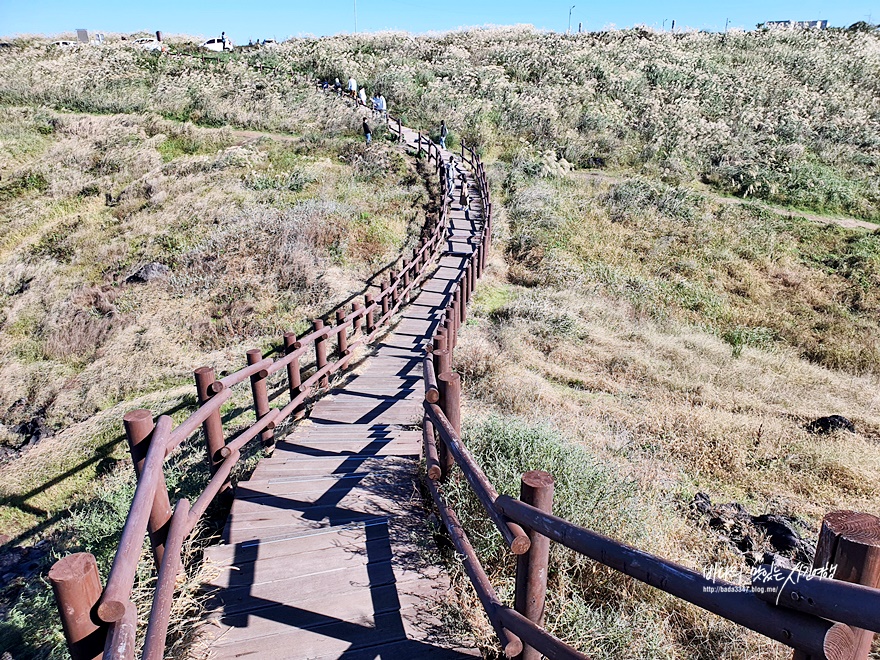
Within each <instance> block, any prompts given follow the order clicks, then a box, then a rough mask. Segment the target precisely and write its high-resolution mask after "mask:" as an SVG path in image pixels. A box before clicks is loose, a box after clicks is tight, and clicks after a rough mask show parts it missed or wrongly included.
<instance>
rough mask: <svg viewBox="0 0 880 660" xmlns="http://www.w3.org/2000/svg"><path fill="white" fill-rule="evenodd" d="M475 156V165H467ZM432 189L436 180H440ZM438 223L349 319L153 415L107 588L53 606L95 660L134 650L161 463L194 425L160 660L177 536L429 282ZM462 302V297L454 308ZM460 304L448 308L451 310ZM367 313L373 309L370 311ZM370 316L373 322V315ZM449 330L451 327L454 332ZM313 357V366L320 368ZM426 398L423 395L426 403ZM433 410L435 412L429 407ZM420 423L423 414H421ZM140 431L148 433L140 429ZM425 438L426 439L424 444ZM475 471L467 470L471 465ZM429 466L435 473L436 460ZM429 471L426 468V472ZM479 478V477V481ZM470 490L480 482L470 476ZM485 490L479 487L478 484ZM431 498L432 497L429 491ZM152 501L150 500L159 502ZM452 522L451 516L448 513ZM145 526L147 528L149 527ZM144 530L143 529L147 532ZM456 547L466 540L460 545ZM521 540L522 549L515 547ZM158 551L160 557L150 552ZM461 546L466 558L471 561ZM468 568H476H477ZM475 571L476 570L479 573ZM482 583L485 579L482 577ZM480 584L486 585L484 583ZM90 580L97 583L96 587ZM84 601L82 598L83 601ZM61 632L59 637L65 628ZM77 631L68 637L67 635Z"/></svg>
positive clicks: (170, 550) (157, 599)
mask: <svg viewBox="0 0 880 660" xmlns="http://www.w3.org/2000/svg"><path fill="white" fill-rule="evenodd" d="M392 120H393V121H395V122H396V123H397V126H396V130H397V133H398V136H399V138H400V140H401V141H403V128H402V126H401V123H400V120H399V118H393V117H391V116H389V117H388V119H387V121H388V123H389V125H390V123H391V121H392ZM425 142H426V143H427V148H426V151H427V154H428V160H429V162H430V159H431V158H433V159H434V161H435V164H436V166H437V167H436V168H435V171H436V173H437V174H438V176H442V175H440V167H439V165H440V160H441V153H440V150H439V147H437V146H436V145H434V144H433V143H432V142H431V141H430V139H427V138H426V140H425ZM418 148H419V150H420V151H421V149H422V144H421V135H420V138H419V141H418ZM475 158H476V160H475ZM470 163H471V166H472V167H474V163H479V160H478V157H475V155H474V153H473V152H471V160H470ZM474 173H475V180H476V181H477V187H478V191H479V198H480V199H481V200H487V199H488V191H486V190H484V181H483V177H482V175H481V173H480V172H479V171H478V169H477V168H476V167H474ZM441 189H442V182H441ZM439 207H440V212H439V218H437V219H428V221H427V222H426V226H425V229H424V230H423V231H424V233H423V238H422V240H420V242H419V245H418V246H417V247H416V249H415V250H413V252H412V259H411V260H409V261H407V260H406V259H404V260H403V263H402V268H401V269H400V271H399V272H395V271H394V270H392V271H391V273H390V274H391V277H390V278H389V279H388V280H387V282H386V283H385V284H384V285H383V286H380V290H379V292H378V294H376V295H375V296H373V295H371V294H369V293H368V294H366V295H365V299H364V304H363V305H361V304H359V303H356V304H355V305H354V308H353V309H352V311H351V312H348V313H343V312H338V313H337V314H336V315H335V320H336V323H335V325H332V324H327V325H323V323H322V322H321V323H319V322H318V321H320V319H319V320H316V322H315V328H314V330H312V331H311V332H309V333H307V334H305V335H304V336H302V337H299V338H297V337H296V336H295V335H292V334H288V335H285V337H284V344H283V345H284V348H285V352H284V355H282V356H280V357H278V358H277V359H273V358H272V357H265V358H262V357H261V355H260V353H259V351H257V350H256V349H254V350H252V351H250V353H249V358H248V362H249V364H247V365H246V366H244V367H243V368H242V369H239V370H238V371H235V372H233V373H231V374H228V375H226V376H224V377H222V378H220V379H219V380H217V379H215V378H214V375H213V370H212V369H211V368H209V367H205V368H200V369H199V370H197V373H196V381H197V385H198V387H199V390H198V391H199V393H200V405H199V406H198V408H196V410H194V411H193V412H192V413H191V414H190V415H189V416H188V417H187V418H186V419H185V420H183V421H182V422H181V423H180V424H179V425H177V426H176V427H173V424H172V420H171V418H170V417H168V416H165V415H163V416H161V417H159V419H158V420H157V423H156V425H155V428H154V429H153V431H152V435H151V437H150V442H149V446H148V449H147V451H146V458H145V459H144V460H143V462H142V463H141V464H139V465H141V467H140V474H139V478H138V483H137V487H136V489H135V495H134V498H133V500H132V506H131V509H130V511H129V514H128V516H127V517H126V521H125V526H124V527H123V531H122V536H121V538H120V545H119V548H118V549H117V552H116V555H115V557H114V560H113V565H112V567H111V569H110V574H109V576H108V579H107V585H106V587H105V588H104V589H103V591H102V593H100V598H99V599H94V598H93V599H92V600H91V602H89V603H86V600H89V598H91V597H90V596H88V595H85V596H84V595H83V594H86V593H87V592H85V591H82V590H81V591H79V592H76V590H74V592H76V593H73V592H70V593H72V595H70V596H68V595H66V594H67V593H68V592H67V591H65V590H64V589H59V590H57V592H56V593H58V594H59V595H58V596H57V597H58V604H59V607H61V608H62V609H63V608H64V607H65V603H63V602H62V600H63V599H65V598H71V599H73V600H76V603H73V600H71V601H69V602H70V603H71V604H73V605H75V607H74V610H75V611H76V612H77V613H78V614H77V615H78V616H79V615H82V613H83V609H82V608H83V607H87V608H89V609H91V608H93V607H95V610H96V612H97V616H98V617H99V618H100V620H101V621H103V622H105V624H106V625H105V626H104V627H103V628H100V627H99V629H98V631H97V632H99V633H102V634H103V635H104V637H102V639H106V643H107V646H106V650H105V654H104V657H105V658H107V659H108V660H122V659H127V658H133V657H134V643H135V634H136V625H137V620H136V619H137V616H136V612H135V608H134V605H133V604H132V602H131V591H132V587H133V584H134V578H135V574H136V571H137V564H138V561H139V558H140V549H141V547H142V545H143V540H144V537H145V535H146V533H147V527H148V521H149V520H150V519H151V515H152V508H153V507H154V506H156V505H155V504H154V501H155V500H156V494H157V493H158V492H159V488H160V487H161V489H162V491H163V493H164V492H165V486H164V473H163V464H164V461H165V459H166V458H167V457H168V456H169V455H170V454H171V453H172V452H173V451H174V450H175V449H176V448H177V447H178V446H180V444H181V443H182V442H184V441H185V440H186V439H187V438H189V437H191V436H192V435H193V433H195V432H196V431H197V430H198V429H199V427H200V426H203V425H204V427H205V432H206V436H207V439H208V441H209V446H210V447H211V450H210V451H209V458H210V461H211V466H212V476H211V478H210V480H209V482H208V483H207V485H206V486H205V488H204V490H203V491H202V493H201V494H200V495H199V496H198V497H197V499H196V501H195V503H194V504H192V505H190V503H189V502H188V501H187V500H186V499H181V500H179V501H178V502H177V504H176V506H175V508H174V512H173V514H172V513H171V510H170V508H169V506H168V501H167V500H168V498H167V495H163V498H164V500H163V501H164V502H165V506H166V509H167V513H166V514H165V515H166V516H167V517H166V518H163V520H167V521H168V527H167V530H168V531H167V536H166V535H165V528H163V530H162V535H163V536H162V538H163V539H164V546H162V547H160V548H159V549H158V550H157V553H158V554H157V555H156V557H157V562H158V563H159V565H158V576H157V584H156V589H155V591H154V593H153V607H152V609H151V613H150V620H149V623H148V624H147V630H146V638H145V645H144V652H143V657H144V658H149V659H155V660H158V659H160V658H162V657H163V655H164V652H165V637H166V634H167V631H168V622H169V617H170V608H171V602H172V598H173V594H174V589H175V585H176V582H177V574H178V572H179V570H180V564H181V561H182V560H181V550H182V547H183V544H184V542H185V540H186V538H187V537H188V536H189V535H190V534H191V533H192V531H193V529H194V528H195V527H196V525H197V523H198V521H199V519H200V518H201V516H202V515H203V514H204V513H205V511H206V510H207V507H208V506H209V504H210V503H211V502H212V501H214V500H215V499H216V498H217V497H218V496H220V494H221V493H224V492H228V484H229V476H230V473H231V470H232V468H233V467H234V466H235V465H236V464H237V462H238V461H239V459H240V451H241V449H242V448H243V447H244V446H245V445H247V444H248V443H249V442H250V441H252V440H254V439H255V438H257V437H258V436H261V437H263V440H264V442H267V440H266V438H268V442H271V441H272V433H271V431H272V429H274V428H275V427H276V426H277V425H278V424H280V423H281V422H282V421H284V420H285V419H286V418H287V417H289V416H290V415H292V414H295V413H296V414H299V413H300V411H301V410H302V409H303V405H304V403H305V401H306V399H307V398H308V397H309V396H311V395H312V393H313V392H314V390H315V389H316V387H318V386H319V385H320V384H321V383H322V382H324V381H326V379H327V377H328V376H329V375H330V374H331V373H333V372H335V371H338V370H340V369H344V368H346V367H347V366H348V364H349V363H350V361H351V360H352V359H353V356H354V351H355V350H356V349H358V348H360V347H362V346H364V345H366V344H368V343H371V342H373V341H374V339H375V338H376V337H377V336H378V335H379V333H381V332H384V331H385V327H386V326H387V325H388V324H389V323H390V322H391V320H392V319H393V318H394V316H395V315H396V314H397V313H398V312H399V311H400V309H401V308H402V307H403V306H404V305H405V304H407V301H408V300H409V299H410V297H411V296H412V293H413V291H414V290H415V289H416V288H417V287H419V286H420V285H421V283H422V281H423V280H424V279H425V278H426V277H427V276H428V275H429V273H430V272H431V271H432V269H433V268H434V267H435V263H434V262H435V261H436V258H437V256H438V255H439V254H440V253H441V252H442V250H443V249H444V246H445V239H446V232H447V227H448V222H449V217H448V208H449V207H448V200H447V199H446V198H445V196H444V199H443V200H441V203H440V204H439ZM487 221H488V208H485V209H484V223H486V222H487ZM479 239H480V242H481V244H485V245H484V246H483V247H481V249H482V250H485V249H486V248H487V247H488V241H487V239H486V231H483V232H482V235H481V236H479ZM470 270H471V271H472V272H471V273H470V274H468V273H461V274H460V277H459V281H462V278H466V281H467V282H468V283H469V285H470V286H471V287H472V285H473V282H472V280H473V279H474V277H475V274H476V273H475V272H473V267H472V266H471V267H470ZM465 302H466V300H462V302H461V305H463V304H464V303H465ZM460 309H461V307H459V308H458V310H459V311H460ZM377 312H379V313H378V314H377ZM376 316H379V318H376ZM456 327H457V326H456ZM349 328H352V329H353V330H352V337H351V339H352V341H351V342H350V343H348V342H347V339H348V335H347V333H348V329H349ZM332 337H338V339H337V345H338V347H339V349H340V350H339V351H337V352H338V353H339V355H337V356H336V358H337V359H335V360H331V359H329V356H328V355H327V350H326V349H327V346H326V342H327V340H328V339H330V338H332ZM309 351H314V352H315V360H316V363H317V366H316V368H315V371H314V373H312V374H311V375H310V376H309V378H307V379H305V381H302V379H301V376H302V372H301V370H300V366H299V365H300V359H301V358H302V357H303V356H304V355H306V354H307V353H308V352H309ZM322 359H323V363H322ZM285 369H286V370H287V375H288V381H289V385H288V389H289V390H290V396H291V399H290V402H289V403H288V404H287V405H285V406H283V407H281V408H271V407H269V405H268V399H267V397H266V379H267V378H268V376H269V375H271V374H274V373H277V372H279V371H283V370H285ZM248 379H250V380H251V388H252V395H253V398H254V407H255V412H256V414H257V418H258V419H257V421H256V422H255V423H253V424H251V425H250V426H249V427H248V428H246V429H244V430H242V431H241V432H240V433H238V434H237V435H235V436H234V437H232V438H229V439H225V438H224V433H223V427H222V420H221V418H220V414H219V413H220V409H221V408H222V406H223V405H224V404H225V403H226V402H227V401H229V399H230V398H231V397H232V395H233V390H232V388H233V387H236V386H238V385H240V384H242V383H244V382H245V381H247V380H248ZM434 385H435V386H434V389H433V390H431V391H432V392H437V383H436V378H435V379H434ZM432 396H433V395H429V398H432ZM438 410H439V409H438ZM139 414H143V415H144V416H145V419H144V420H143V421H144V423H145V424H148V425H152V421H151V419H150V413H149V411H141V412H140V413H139ZM440 415H441V416H442V419H443V420H444V422H440V423H439V430H440V435H441V437H442V438H444V439H445V441H446V443H445V444H448V445H450V446H453V445H454V450H453V451H454V452H456V451H457V453H456V456H457V457H458V458H459V459H461V461H462V462H463V464H465V465H471V464H473V461H472V458H470V457H469V454H467V450H466V449H465V448H464V447H463V445H462V444H461V442H460V440H459V441H458V443H457V444H456V439H458V435H457V434H456V433H455V429H454V428H453V429H452V431H453V435H451V436H450V434H449V429H450V428H452V427H451V426H450V425H449V420H447V419H446V418H445V416H443V415H442V411H441V412H440ZM429 416H430V413H429ZM146 428H147V429H148V428H149V426H147V427H146ZM426 429H428V430H429V431H430V433H429V434H426V436H425V441H426V443H427V444H429V445H431V444H433V436H434V427H433V425H432V424H431V423H430V421H429V422H426ZM428 435H430V439H429V438H428ZM433 451H434V454H435V455H436V451H437V446H436V444H433ZM473 465H475V464H473ZM433 467H435V468H436V467H437V464H436V461H435V463H434V466H433ZM432 473H433V474H436V469H435V470H433V471H432ZM474 474H475V475H477V474H482V472H481V471H476V472H474ZM482 476H483V481H485V482H486V484H487V483H488V482H487V480H485V475H482ZM476 483H482V482H481V481H480V480H479V479H477V482H476ZM484 485H485V484H484ZM488 486H489V488H488V489H484V499H486V500H487V501H488V500H489V499H494V498H497V493H496V492H495V491H494V489H492V488H491V484H488ZM438 496H439V494H438ZM163 498H159V499H163ZM453 515H454V514H453ZM151 524H152V523H151ZM498 524H499V525H500V529H501V530H502V534H504V535H505V538H506V539H507V540H508V542H509V543H510V544H511V546H512V547H513V548H514V549H515V551H516V549H517V548H523V547H527V544H528V537H527V536H525V533H524V532H523V530H522V529H521V528H519V526H518V525H516V524H512V523H510V522H509V521H503V520H501V519H500V518H499V519H498ZM152 533H153V532H152V531H151V534H152ZM464 540H465V541H466V538H465V539H464ZM524 543H525V545H524ZM160 550H164V552H160ZM472 550H473V549H472V548H471V554H472ZM477 565H478V564H477ZM479 570H480V571H482V569H481V568H480V569H479ZM483 576H484V577H485V573H483ZM486 583H487V580H486ZM99 584H100V583H99V582H98V585H99ZM84 599H85V600H84ZM492 602H493V603H495V604H494V605H493V607H496V608H497V607H500V605H499V604H498V603H497V598H496V597H494V595H493V596H492ZM493 621H494V624H495V625H496V628H497V630H498V631H499V635H500V636H501V638H502V639H506V640H507V641H506V642H505V646H506V647H507V648H508V650H509V651H511V652H513V651H516V652H518V649H521V648H522V644H521V643H520V642H519V640H518V638H516V637H515V636H513V635H511V634H509V633H508V632H506V631H504V628H503V627H502V626H501V624H500V623H499V618H498V616H494V617H493ZM66 632H67V631H66ZM77 634H78V633H77Z"/></svg>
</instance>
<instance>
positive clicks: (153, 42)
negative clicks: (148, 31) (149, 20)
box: [134, 37, 168, 51]
mask: <svg viewBox="0 0 880 660" xmlns="http://www.w3.org/2000/svg"><path fill="white" fill-rule="evenodd" d="M134 45H135V46H136V47H137V48H143V49H144V50H151V51H155V50H158V51H165V50H168V46H166V45H165V44H163V43H162V42H161V41H159V40H158V39H156V38H155V37H144V38H142V39H136V40H135V42H134Z"/></svg>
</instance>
